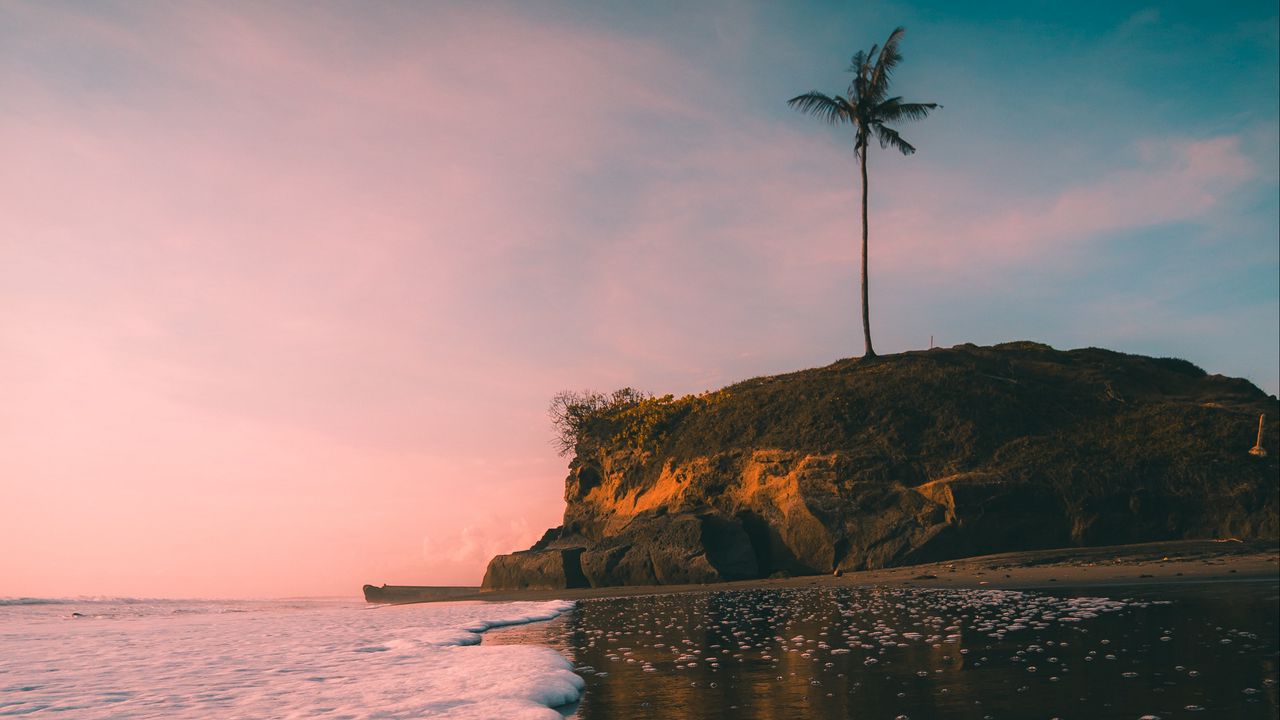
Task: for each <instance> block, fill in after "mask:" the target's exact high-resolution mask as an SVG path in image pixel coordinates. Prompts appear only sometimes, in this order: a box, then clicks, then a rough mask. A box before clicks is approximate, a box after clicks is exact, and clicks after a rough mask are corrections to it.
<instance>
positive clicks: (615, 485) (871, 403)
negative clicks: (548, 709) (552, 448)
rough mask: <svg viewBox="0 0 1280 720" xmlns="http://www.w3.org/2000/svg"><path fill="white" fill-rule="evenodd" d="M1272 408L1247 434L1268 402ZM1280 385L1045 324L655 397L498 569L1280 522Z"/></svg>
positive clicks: (665, 568)
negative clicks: (1130, 350) (1079, 338)
mask: <svg viewBox="0 0 1280 720" xmlns="http://www.w3.org/2000/svg"><path fill="white" fill-rule="evenodd" d="M1260 413H1266V414H1267V416H1268V418H1270V419H1272V421H1273V422H1271V423H1269V425H1270V426H1269V427H1268V428H1267V430H1266V433H1265V438H1264V441H1263V446H1264V447H1265V448H1267V449H1268V450H1269V451H1270V455H1269V456H1267V457H1257V456H1254V455H1250V454H1249V452H1248V451H1249V449H1250V448H1251V447H1253V445H1254V442H1255V440H1256V434H1257V425H1258V415H1259V414H1260ZM1275 420H1280V403H1278V402H1277V400H1276V398H1274V397H1271V396H1268V395H1266V394H1265V393H1263V392H1262V391H1261V390H1259V389H1258V388H1257V387H1255V386H1254V385H1252V384H1251V383H1249V382H1248V381H1245V380H1241V379H1235V378H1227V377H1223V376H1219V375H1206V374H1205V373H1204V371H1202V370H1200V369H1199V368H1197V367H1196V366H1194V365H1192V364H1191V363H1188V362H1186V361H1183V360H1175V359H1171V358H1149V357H1141V356H1135V355H1125V354H1121V353H1116V352H1111V351H1108V350H1101V349H1096V348H1089V349H1084V350H1071V351H1058V350H1054V349H1052V348H1050V347H1048V346H1045V345H1039V344H1036V343H1027V342H1022V343H1007V344H1004V345H997V346H994V347H977V346H973V345H962V346H958V347H954V348H949V349H942V348H939V349H933V350H929V351H922V352H911V353H903V354H900V355H893V356H882V357H879V358H876V359H873V360H869V361H863V360H842V361H839V362H836V363H835V364H833V365H830V366H827V367H824V368H818V369H813V370H805V371H801V372H796V373H791V374H788V375H779V376H774V377H764V378H756V379H753V380H748V381H746V382H742V383H739V384H736V385H732V386H730V387H727V388H725V389H723V390H720V391H717V392H715V393H710V394H706V395H702V396H696V397H686V398H681V399H678V400H676V399H671V398H670V397H667V398H658V399H650V400H644V401H641V402H637V403H634V404H632V405H629V406H627V407H624V408H621V409H614V411H612V414H611V415H610V416H608V417H606V418H604V419H603V420H601V421H600V422H597V423H595V425H594V426H592V427H591V428H590V429H589V431H584V432H583V433H582V434H581V435H580V436H579V437H578V439H577V443H576V447H575V455H574V457H573V458H572V461H571V462H570V465H569V476H568V478H567V479H566V481H565V502H566V508H565V514H564V524H563V526H562V527H560V528H554V529H552V530H549V531H547V534H546V535H545V536H544V537H543V538H542V539H541V540H540V541H538V543H537V544H535V545H534V546H533V547H532V548H531V549H530V550H526V551H522V552H516V553H512V554H510V555H500V556H498V557H495V558H494V559H493V560H492V561H491V562H490V564H489V568H488V571H487V572H486V575H485V579H484V587H485V588H488V589H496V588H560V587H586V586H592V587H598V586H608V585H632V584H668V583H691V582H692V583H699V582H716V581H721V580H735V579H747V578H755V577H766V576H770V575H774V574H780V573H781V574H793V575H794V574H813V573H829V572H832V570H833V569H841V570H855V569H873V568H881V567H886V566H892V565H901V564H910V563H916V562H926V561H935V560H944V559H950V558H957V557H964V556H969V555H976V554H983V553H994V552H1004V551H1014V550H1033V549H1042V548H1056V547H1072V546H1089V545H1106V544H1120V543H1134V542H1145V541H1155V540H1173V539H1189V538H1225V537H1236V538H1241V539H1244V538H1275V537H1277V535H1280V506H1278V499H1277V492H1278V477H1280V465H1278V464H1277V455H1278V453H1277V449H1278V442H1277V441H1278V440H1280V433H1278V432H1277V429H1276V425H1275V423H1274V421H1275Z"/></svg>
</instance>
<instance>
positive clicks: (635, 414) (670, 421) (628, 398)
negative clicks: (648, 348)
mask: <svg viewBox="0 0 1280 720" xmlns="http://www.w3.org/2000/svg"><path fill="white" fill-rule="evenodd" d="M725 395H726V393H724V392H723V391H721V392H718V393H703V394H701V395H685V396H684V397H681V398H676V397H675V396H674V395H663V396H661V397H654V396H653V395H652V394H650V393H646V392H643V391H640V390H636V389H635V388H630V387H625V388H622V389H620V390H614V391H613V392H612V393H609V394H605V393H600V392H594V391H590V390H588V391H584V392H572V391H563V392H560V393H557V394H556V396H555V397H553V398H552V399H551V407H550V409H549V410H548V414H549V415H550V416H551V424H552V426H553V427H554V428H555V438H554V442H555V444H556V448H557V449H558V450H559V451H560V454H561V455H567V454H568V453H569V452H571V451H576V452H578V454H581V452H582V451H583V450H585V449H587V448H600V447H607V446H613V447H627V448H630V449H633V450H651V449H653V448H654V447H655V446H656V445H658V444H659V443H660V442H661V441H662V440H663V439H665V437H666V434H667V432H668V431H669V430H670V429H671V428H672V427H674V426H675V425H676V424H677V423H678V422H679V421H680V420H681V419H682V418H684V417H685V416H686V415H688V414H689V413H690V412H693V411H695V410H702V409H705V408H707V407H709V406H711V405H713V404H716V403H717V402H718V401H719V400H721V399H723V396H725Z"/></svg>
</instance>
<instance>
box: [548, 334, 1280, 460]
mask: <svg viewBox="0 0 1280 720" xmlns="http://www.w3.org/2000/svg"><path fill="white" fill-rule="evenodd" d="M615 396H618V394H615ZM619 397H621V401H619V402H613V403H610V402H609V396H597V400H600V399H603V400H604V402H603V403H600V402H597V404H596V406H595V407H592V408H589V409H588V412H587V414H586V415H585V416H584V417H582V418H580V420H581V422H580V423H579V424H578V425H577V426H576V427H575V428H573V432H572V433H570V435H569V437H570V438H571V442H570V444H571V445H572V448H573V450H574V452H575V454H576V456H577V457H578V458H586V457H589V456H598V455H599V454H600V453H602V452H606V453H607V452H617V451H628V452H632V453H638V454H642V455H644V456H647V457H648V458H649V459H650V464H651V465H653V466H654V470H655V471H656V470H657V469H659V467H660V465H661V464H662V463H664V462H665V461H667V460H672V461H675V462H680V461H684V460H688V459H691V458H694V457H699V456H713V455H717V454H720V455H722V454H724V453H731V452H733V451H735V450H754V449H762V448H768V449H777V450H782V451H794V452H801V453H831V452H837V451H838V452H841V453H843V454H845V455H846V456H848V457H852V458H853V459H854V460H855V461H857V462H858V463H859V465H861V466H862V467H863V469H864V471H865V470H867V469H872V471H873V473H874V468H875V467H877V466H880V467H883V468H884V472H885V474H886V477H885V478H884V479H886V480H898V481H901V482H904V483H906V484H909V485H914V484H917V483H919V482H922V481H924V479H925V478H927V477H937V476H939V475H941V474H946V473H950V472H961V471H964V470H966V469H970V468H974V467H978V466H985V465H989V464H990V463H992V462H993V461H998V460H999V459H1000V458H999V454H1000V453H1001V452H1005V453H1007V452H1010V448H1011V445H1014V446H1016V445H1018V444H1019V443H1023V444H1025V443H1026V442H1033V441H1035V440H1036V439H1039V438H1053V437H1055V436H1063V435H1064V434H1070V435H1071V436H1072V437H1073V438H1074V440H1075V442H1076V444H1077V445H1081V444H1082V443H1083V442H1084V440H1088V442H1087V443H1084V444H1085V445H1090V446H1096V447H1097V448H1098V449H1099V450H1101V449H1102V448H1103V447H1106V446H1113V445H1121V446H1123V445H1125V444H1132V443H1144V444H1150V443H1159V442H1165V441H1167V442H1170V443H1178V444H1180V445H1179V447H1177V448H1170V450H1171V451H1182V450H1185V449H1186V448H1184V447H1181V445H1183V444H1185V442H1186V440H1185V436H1186V433H1185V432H1181V431H1179V432H1175V433H1166V435H1167V437H1163V436H1161V433H1160V427H1161V424H1162V423H1163V424H1165V425H1170V424H1172V425H1173V426H1176V427H1178V428H1184V429H1185V428H1186V427H1194V426H1196V425H1203V428H1202V430H1203V431H1204V432H1205V433H1207V436H1206V437H1205V438H1204V439H1205V441H1206V442H1207V443H1226V442H1230V443H1233V444H1239V443H1240V442H1246V443H1247V444H1246V445H1245V448H1246V449H1247V447H1248V446H1250V445H1252V437H1251V436H1250V433H1251V432H1256V424H1257V415H1258V413H1261V412H1266V413H1268V414H1269V415H1270V416H1271V417H1272V418H1275V417H1276V415H1277V402H1276V399H1275V398H1272V397H1269V396H1268V395H1266V394H1265V393H1263V392H1262V391H1261V390H1259V389H1258V388H1257V387H1255V386H1254V385H1252V384H1251V383H1249V382H1248V381H1246V380H1241V379H1235V378H1226V377H1223V376H1219V375H1208V374H1206V373H1205V372H1204V371H1203V370H1202V369H1200V368H1199V367H1196V366H1195V365H1193V364H1192V363H1190V362H1187V361H1185V360H1179V359H1176V358H1150V357H1144V356H1140V355H1127V354H1124V353H1118V352H1113V351H1110V350H1104V349H1099V348H1085V349H1079V350H1069V351H1059V350H1055V349H1053V348H1051V347H1049V346H1047V345H1042V344H1039V343H1033V342H1013V343H1005V344H1001V345H996V346H992V347H979V346H976V345H960V346H956V347H952V348H935V349H932V350H927V351H917V352H908V353H901V354H897V355H887V356H880V357H878V358H875V359H872V360H861V359H847V360H840V361H838V362H835V363H833V364H831V365H828V366H826V367H822V368H815V369H810V370H802V371H798V372H793V373H788V374H784V375H775V376H769V377H759V378H753V379H750V380H746V381H743V382H740V383H736V384H734V385H730V386H728V387H726V388H723V389H721V390H718V391H715V392H710V393H705V394H702V395H688V396H685V397H681V398H675V397H672V396H670V395H667V396H662V397H651V396H646V395H643V394H639V393H635V392H634V391H628V392H626V393H623V394H622V395H621V396H619ZM1223 413H1230V414H1232V415H1233V416H1235V415H1238V416H1239V418H1238V420H1239V422H1238V423H1236V422H1233V423H1230V426H1231V427H1232V428H1235V429H1234V430H1231V431H1228V432H1227V434H1228V435H1230V437H1220V436H1221V435H1223V433H1224V431H1223V429H1222V427H1223V424H1222V423H1221V422H1211V421H1210V420H1211V419H1212V417H1218V416H1220V415H1221V414H1223ZM1250 418H1252V419H1250ZM1219 419H1220V418H1219ZM1237 425H1238V428H1236V426H1237ZM562 430H563V429H562ZM1237 430H1238V432H1237ZM1236 435H1239V437H1236ZM1268 436H1269V437H1273V438H1274V436H1275V426H1274V425H1272V428H1271V431H1270V432H1269V433H1268ZM1270 443H1271V445H1270V447H1271V448H1273V449H1274V448H1275V447H1276V446H1275V439H1271V440H1270ZM1085 451H1087V450H1085ZM1273 451H1274V450H1273ZM1176 454H1177V452H1171V455H1176ZM647 474H649V473H646V475H647ZM899 475H903V477H897V476H899ZM908 476H910V477H908Z"/></svg>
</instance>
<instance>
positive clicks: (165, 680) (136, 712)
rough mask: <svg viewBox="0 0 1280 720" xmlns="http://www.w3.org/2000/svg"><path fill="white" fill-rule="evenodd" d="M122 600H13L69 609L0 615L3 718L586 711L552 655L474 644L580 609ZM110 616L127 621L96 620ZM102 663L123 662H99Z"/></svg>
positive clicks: (521, 719) (464, 718) (566, 666)
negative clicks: (490, 632)
mask: <svg viewBox="0 0 1280 720" xmlns="http://www.w3.org/2000/svg"><path fill="white" fill-rule="evenodd" d="M123 600H124V599H122V598H110V599H104V598H98V599H95V600H87V599H85V598H6V599H5V600H4V601H5V602H6V604H8V605H10V606H15V605H17V604H18V603H23V604H27V605H53V606H58V605H61V606H62V607H61V608H58V607H53V608H49V609H48V610H46V611H45V613H44V614H43V616H42V615H41V614H40V613H39V611H38V609H36V608H32V609H31V610H22V609H20V608H16V607H10V608H9V609H8V611H5V612H0V634H3V635H5V636H6V637H7V638H9V639H10V640H11V644H10V645H8V646H7V647H6V650H11V651H12V652H6V653H3V654H0V677H5V679H6V684H4V685H0V707H2V708H4V711H2V712H0V714H6V713H8V714H23V713H28V712H35V711H38V710H41V709H44V708H52V707H62V706H64V705H65V706H67V707H75V708H76V717H77V718H79V719H82V720H106V719H107V718H116V717H136V718H162V717H163V718H173V719H174V720H186V719H194V718H205V717H232V716H235V717H244V716H256V717H290V716H296V717H302V716H311V715H315V714H325V713H336V714H340V715H341V714H350V715H352V716H365V715H367V714H368V713H369V712H370V711H372V710H376V711H377V713H378V715H379V717H385V718H388V719H393V720H409V719H411V718H422V717H433V718H451V719H452V720H471V719H473V718H477V719H478V718H494V717H502V718H505V719H506V720H525V719H526V718H528V719H529V720H533V719H534V718H548V719H549V720H559V718H560V714H559V713H558V712H556V711H554V710H551V709H550V708H552V707H556V706H560V705H564V704H567V703H571V702H574V701H576V700H578V699H579V696H580V695H581V692H582V690H583V688H584V686H585V683H584V681H583V679H582V677H581V676H579V675H578V674H576V673H574V672H573V668H572V665H571V664H570V663H569V661H568V660H566V659H565V658H564V657H563V656H562V655H561V654H560V653H558V652H556V651H555V650H553V649H551V648H549V647H541V646H533V645H478V643H479V641H480V633H482V632H484V631H485V630H487V629H489V628H493V627H500V626H503V625H513V624H519V623H529V622H537V621H540V620H549V619H551V618H554V617H556V616H557V615H559V614H561V613H564V612H567V611H569V610H570V609H572V608H573V607H574V603H569V602H558V601H557V602H514V603H431V604H424V605H405V606H394V607H382V608H374V609H370V608H368V607H367V606H365V605H363V604H359V605H357V604H355V603H351V602H343V603H310V602H296V601H289V602H279V601H272V602H261V603H255V602H252V601H234V602H231V601H200V602H194V603H193V602H190V601H185V602H183V601H173V600H166V601H159V602H157V601H154V600H142V599H139V598H130V599H128V600H132V601H133V602H122V601H123ZM86 602H90V603H95V605H93V606H92V607H83V606H84V605H85V604H86ZM102 603H115V604H114V605H113V606H110V607H106V606H104V605H103V604H102ZM77 605H80V606H82V607H75V606H77ZM246 607H248V608H251V609H252V611H250V612H246V611H244V608H246ZM0 610H4V608H0ZM73 610H75V611H76V613H77V614H80V613H83V617H82V618H77V617H74V616H73V614H72V611H73ZM191 610H196V611H197V612H201V611H202V612H203V614H192V613H191V612H190V611H191ZM42 617H43V619H42ZM110 617H118V618H129V619H128V621H126V622H118V623H117V622H112V623H110V624H108V623H100V622H98V619H99V618H103V619H105V618H110ZM104 656H110V657H112V658H114V659H115V661H114V662H111V663H102V662H100V661H99V659H100V658H101V657H104ZM264 678H268V679H269V680H268V684H269V690H270V692H269V693H268V694H266V695H264V694H263V686H262V682H263V679H264ZM406 690H411V691H406ZM155 698H164V700H163V701H161V702H160V703H159V704H157V703H156V701H155V700H154V699H155Z"/></svg>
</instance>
